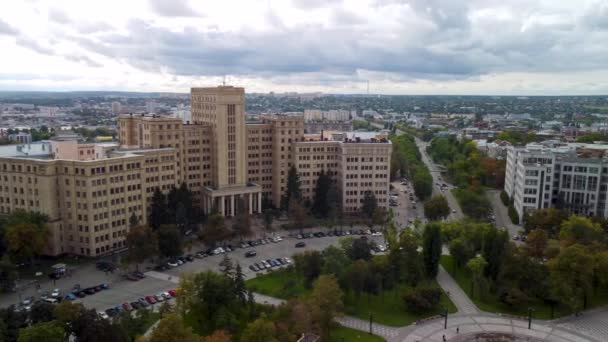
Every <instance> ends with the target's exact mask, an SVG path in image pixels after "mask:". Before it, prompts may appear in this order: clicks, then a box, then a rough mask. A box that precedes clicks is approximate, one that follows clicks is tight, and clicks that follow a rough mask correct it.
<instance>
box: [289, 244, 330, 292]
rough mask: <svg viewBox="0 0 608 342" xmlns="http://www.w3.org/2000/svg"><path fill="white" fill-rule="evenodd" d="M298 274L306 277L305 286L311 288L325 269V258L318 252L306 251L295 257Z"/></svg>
mask: <svg viewBox="0 0 608 342" xmlns="http://www.w3.org/2000/svg"><path fill="white" fill-rule="evenodd" d="M293 260H294V263H295V267H296V270H297V271H298V274H301V275H302V276H304V285H305V286H306V287H307V288H310V286H311V284H312V282H313V280H315V279H316V278H317V277H318V276H319V274H321V267H323V257H322V256H321V253H319V252H318V251H306V252H304V253H301V254H296V255H294V256H293Z"/></svg>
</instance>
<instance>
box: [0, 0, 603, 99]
mask: <svg viewBox="0 0 608 342" xmlns="http://www.w3.org/2000/svg"><path fill="white" fill-rule="evenodd" d="M223 75H226V76H227V81H228V83H230V84H235V85H240V86H244V87H246V90H247V91H248V92H268V91H275V92H283V91H300V92H308V91H323V92H330V93H365V91H366V82H367V81H368V80H369V83H370V92H372V93H384V94H530V95H537V94H608V0H589V1H585V0H354V1H349V0H279V1H274V0H260V1H258V0H221V1H220V0H46V1H45V0H19V1H0V90H132V91H179V92H185V91H188V90H189V88H190V87H191V86H211V85H217V84H219V83H221V81H222V78H223Z"/></svg>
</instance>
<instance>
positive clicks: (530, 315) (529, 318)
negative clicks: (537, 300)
mask: <svg viewBox="0 0 608 342" xmlns="http://www.w3.org/2000/svg"><path fill="white" fill-rule="evenodd" d="M533 311H534V308H528V329H532V312H533Z"/></svg>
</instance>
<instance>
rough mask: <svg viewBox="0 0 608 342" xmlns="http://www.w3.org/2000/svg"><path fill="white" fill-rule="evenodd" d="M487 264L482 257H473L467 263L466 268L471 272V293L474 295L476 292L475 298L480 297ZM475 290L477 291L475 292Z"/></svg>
mask: <svg viewBox="0 0 608 342" xmlns="http://www.w3.org/2000/svg"><path fill="white" fill-rule="evenodd" d="M487 265H488V263H487V262H486V259H484V258H483V257H482V256H478V257H475V258H473V259H471V260H469V261H468V262H467V268H468V269H469V271H471V275H472V278H473V279H472V280H473V281H472V282H471V293H472V294H473V295H474V294H475V292H477V296H480V295H481V294H482V292H483V289H484V283H485V278H484V272H485V269H486V266H487ZM475 289H477V291H475Z"/></svg>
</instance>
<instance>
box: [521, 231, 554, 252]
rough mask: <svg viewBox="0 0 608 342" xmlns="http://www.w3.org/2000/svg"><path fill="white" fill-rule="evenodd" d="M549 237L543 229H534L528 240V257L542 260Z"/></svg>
mask: <svg viewBox="0 0 608 342" xmlns="http://www.w3.org/2000/svg"><path fill="white" fill-rule="evenodd" d="M548 239H549V235H548V234H547V232H546V231H544V230H542V229H534V230H533V231H531V232H530V233H529V234H528V238H527V239H526V250H527V251H528V255H529V256H531V257H533V258H539V259H540V258H542V257H543V256H544V255H545V249H546V248H547V241H548Z"/></svg>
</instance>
